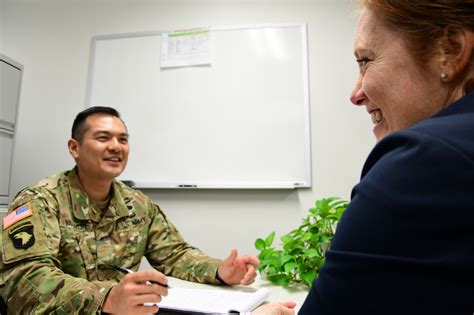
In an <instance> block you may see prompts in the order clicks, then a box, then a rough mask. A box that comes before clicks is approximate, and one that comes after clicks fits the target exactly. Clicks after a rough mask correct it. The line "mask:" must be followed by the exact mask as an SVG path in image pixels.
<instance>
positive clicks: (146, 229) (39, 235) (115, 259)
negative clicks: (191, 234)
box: [0, 170, 220, 314]
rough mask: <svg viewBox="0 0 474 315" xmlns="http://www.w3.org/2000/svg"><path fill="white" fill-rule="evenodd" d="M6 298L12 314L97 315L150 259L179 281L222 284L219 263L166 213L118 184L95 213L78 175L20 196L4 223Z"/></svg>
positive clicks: (1, 282)
mask: <svg viewBox="0 0 474 315" xmlns="http://www.w3.org/2000/svg"><path fill="white" fill-rule="evenodd" d="M0 241H1V254H2V260H1V263H0V271H1V272H0V293H1V295H2V297H3V299H4V301H6V303H7V305H8V307H9V313H10V312H11V313H12V314H95V313H97V312H100V308H101V305H102V303H103V301H104V298H105V296H106V295H107V293H108V291H109V290H110V289H111V288H112V286H113V285H114V284H116V283H117V282H118V281H120V279H121V278H122V277H123V276H124V275H123V274H121V273H118V272H117V271H115V270H113V269H111V268H110V267H109V264H118V265H120V266H123V267H125V268H129V269H132V270H135V271H136V270H137V269H138V267H139V264H140V261H141V258H142V257H143V256H145V257H146V258H147V259H148V261H149V262H150V264H151V265H152V266H153V267H154V268H156V269H157V270H159V271H161V272H163V273H164V274H166V275H171V276H173V277H177V278H181V279H185V280H190V281H197V282H208V283H215V284H219V281H218V280H217V279H216V272H217V268H218V265H219V263H220V260H218V259H213V258H210V257H208V256H205V255H204V254H203V253H202V252H201V251H200V250H198V249H196V248H194V247H192V246H190V245H189V244H187V243H186V242H185V241H184V240H183V238H182V237H181V235H180V233H179V232H178V231H177V230H176V228H175V227H174V226H173V224H172V223H171V222H170V221H169V220H168V218H167V217H166V216H165V214H164V213H163V212H162V211H161V210H160V208H159V207H158V206H157V205H156V204H155V203H153V201H152V200H151V199H150V198H148V197H147V196H145V195H144V194H143V193H141V192H140V191H137V190H134V189H131V188H129V187H127V186H125V185H124V184H123V183H121V182H119V181H114V182H113V194H112V197H111V200H110V204H109V206H108V208H107V209H106V210H105V211H102V212H101V211H98V210H95V207H93V206H92V205H91V204H90V203H89V200H88V197H87V194H86V193H85V192H84V191H83V190H82V188H81V184H80V181H79V179H78V176H77V173H76V171H75V170H71V171H68V172H64V173H60V174H57V175H54V176H52V177H49V178H47V179H45V180H42V181H40V182H39V183H38V184H36V185H34V186H31V187H28V188H26V189H25V190H23V191H21V192H20V193H19V194H18V195H17V196H16V198H15V200H14V201H13V202H12V205H11V207H10V210H9V215H7V216H5V218H4V220H3V225H2V234H1V237H0Z"/></svg>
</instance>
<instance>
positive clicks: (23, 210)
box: [3, 203, 33, 230]
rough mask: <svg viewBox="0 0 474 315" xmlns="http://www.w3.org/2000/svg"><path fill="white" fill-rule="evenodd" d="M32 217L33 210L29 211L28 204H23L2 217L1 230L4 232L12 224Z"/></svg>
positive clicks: (29, 205) (29, 206)
mask: <svg viewBox="0 0 474 315" xmlns="http://www.w3.org/2000/svg"><path fill="white" fill-rule="evenodd" d="M31 215H33V210H32V209H31V204H30V203H25V204H24V205H22V206H19V207H18V208H16V209H15V210H13V211H12V212H11V213H9V214H8V215H6V216H5V217H3V229H4V230H6V229H8V227H10V226H12V225H13V224H15V223H17V222H18V221H21V220H23V219H25V218H28V217H29V216H31Z"/></svg>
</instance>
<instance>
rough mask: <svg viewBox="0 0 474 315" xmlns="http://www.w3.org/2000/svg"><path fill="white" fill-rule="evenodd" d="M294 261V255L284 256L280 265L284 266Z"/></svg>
mask: <svg viewBox="0 0 474 315" xmlns="http://www.w3.org/2000/svg"><path fill="white" fill-rule="evenodd" d="M292 259H293V256H292V255H283V256H281V257H280V264H281V266H283V265H284V264H286V263H287V262H288V261H290V260H292Z"/></svg>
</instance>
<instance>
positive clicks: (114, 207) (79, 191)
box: [67, 167, 128, 222]
mask: <svg viewBox="0 0 474 315" xmlns="http://www.w3.org/2000/svg"><path fill="white" fill-rule="evenodd" d="M67 178H68V182H69V190H70V192H71V204H72V213H73V215H74V217H75V218H76V219H78V220H87V221H88V220H91V221H94V222H99V221H100V220H101V219H103V218H106V219H118V218H121V217H126V216H128V208H127V206H126V205H125V203H124V200H123V197H122V193H121V190H120V184H119V183H118V182H117V181H116V180H113V181H112V197H111V199H110V205H109V208H108V209H107V210H106V213H104V214H103V215H101V214H100V213H96V212H94V211H92V208H91V205H90V202H89V197H88V196H87V193H86V192H85V190H84V188H83V187H82V184H81V181H80V180H79V176H78V175H77V167H74V168H73V169H72V170H71V171H69V173H68V174H67Z"/></svg>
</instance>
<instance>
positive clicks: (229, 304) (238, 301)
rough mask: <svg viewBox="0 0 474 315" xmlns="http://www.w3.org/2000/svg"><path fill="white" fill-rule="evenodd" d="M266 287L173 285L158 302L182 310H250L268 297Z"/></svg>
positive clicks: (164, 306)
mask: <svg viewBox="0 0 474 315" xmlns="http://www.w3.org/2000/svg"><path fill="white" fill-rule="evenodd" d="M268 295H269V291H268V289H266V288H261V289H258V290H257V291H255V292H239V291H228V290H204V289H190V288H177V287H172V288H170V289H168V296H164V297H163V300H162V301H161V302H160V303H158V306H159V307H160V309H161V310H165V309H168V310H180V311H186V312H198V313H229V312H239V313H241V312H250V311H252V310H253V309H255V308H256V307H257V306H259V305H260V304H262V303H263V302H264V301H265V299H266V298H267V297H268Z"/></svg>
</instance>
